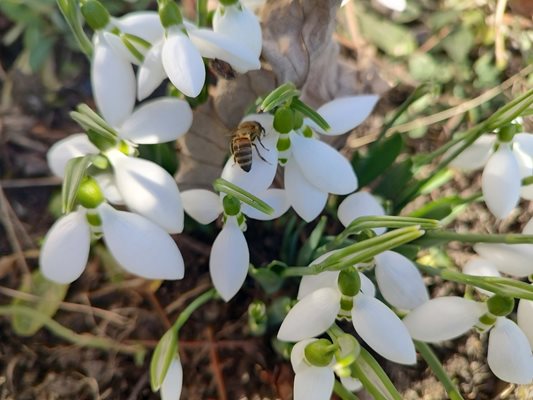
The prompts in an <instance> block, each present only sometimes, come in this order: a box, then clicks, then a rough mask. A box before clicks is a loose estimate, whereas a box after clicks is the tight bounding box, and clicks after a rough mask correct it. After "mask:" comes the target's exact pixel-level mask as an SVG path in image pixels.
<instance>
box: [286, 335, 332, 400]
mask: <svg viewBox="0 0 533 400" xmlns="http://www.w3.org/2000/svg"><path fill="white" fill-rule="evenodd" d="M314 341H316V339H307V340H302V341H300V342H298V343H296V344H295V345H294V347H293V348H292V351H291V365H292V368H293V370H294V373H295V376H294V393H293V398H294V400H328V399H329V398H330V397H331V393H332V392H333V385H334V383H335V375H334V373H333V369H332V368H331V366H329V365H328V366H325V367H317V366H314V365H311V364H309V363H308V362H307V360H306V359H305V348H306V347H307V346H308V345H309V344H311V343H313V342H314Z"/></svg>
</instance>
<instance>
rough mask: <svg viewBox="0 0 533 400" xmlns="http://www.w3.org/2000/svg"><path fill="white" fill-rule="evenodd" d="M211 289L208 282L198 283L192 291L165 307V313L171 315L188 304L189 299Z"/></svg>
mask: <svg viewBox="0 0 533 400" xmlns="http://www.w3.org/2000/svg"><path fill="white" fill-rule="evenodd" d="M210 287H211V284H210V283H209V282H203V283H200V284H199V285H198V286H196V287H195V288H194V289H191V290H188V291H187V292H184V293H182V294H181V295H180V296H179V297H178V298H177V299H176V300H174V301H173V302H172V303H170V304H169V305H167V306H166V307H165V313H167V314H172V313H173V312H174V311H176V310H178V309H180V308H181V307H183V306H184V305H185V304H187V303H188V302H189V299H192V298H195V297H197V296H198V295H200V294H201V293H203V292H205V291H206V290H207V289H209V288H210Z"/></svg>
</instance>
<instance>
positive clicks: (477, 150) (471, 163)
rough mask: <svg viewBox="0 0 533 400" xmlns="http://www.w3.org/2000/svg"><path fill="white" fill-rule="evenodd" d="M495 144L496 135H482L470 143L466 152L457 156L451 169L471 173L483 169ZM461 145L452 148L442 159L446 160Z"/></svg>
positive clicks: (451, 164)
mask: <svg viewBox="0 0 533 400" xmlns="http://www.w3.org/2000/svg"><path fill="white" fill-rule="evenodd" d="M495 142H496V135H483V136H481V137H480V138H479V139H477V140H476V141H475V142H474V143H472V144H471V145H470V146H469V147H468V148H467V149H466V150H464V151H463V152H462V153H461V154H459V155H458V156H457V157H456V158H455V159H454V160H453V161H452V162H451V163H450V166H451V167H455V168H460V169H462V170H464V171H473V170H476V169H479V168H481V167H483V166H484V165H485V164H486V163H487V160H488V159H489V156H490V154H491V151H492V147H493V146H494V143H495ZM459 146H461V143H459V144H457V145H455V146H453V147H452V148H451V149H450V150H448V152H446V154H445V155H444V157H443V158H447V157H448V156H449V155H451V153H453V152H454V151H455V150H457V149H458V148H459Z"/></svg>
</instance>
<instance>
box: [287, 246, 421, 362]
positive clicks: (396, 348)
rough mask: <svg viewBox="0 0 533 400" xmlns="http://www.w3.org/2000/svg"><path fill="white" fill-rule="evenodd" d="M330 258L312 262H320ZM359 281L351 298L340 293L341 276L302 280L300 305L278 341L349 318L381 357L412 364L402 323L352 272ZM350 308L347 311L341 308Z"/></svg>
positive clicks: (316, 332)
mask: <svg viewBox="0 0 533 400" xmlns="http://www.w3.org/2000/svg"><path fill="white" fill-rule="evenodd" d="M329 255H330V254H325V255H324V256H322V257H320V258H318V259H317V260H315V261H314V262H313V263H312V264H311V265H313V264H314V263H319V262H321V261H323V260H324V259H325V258H326V257H327V256H329ZM355 273H357V274H358V278H359V280H360V281H361V290H360V291H359V292H358V293H355V295H354V296H347V295H345V294H343V293H342V292H341V289H340V288H339V284H338V283H337V282H338V280H339V275H340V272H333V271H327V272H324V273H321V274H318V275H314V276H304V277H303V278H302V282H301V283H300V292H299V301H298V303H296V305H295V306H294V307H293V308H292V309H291V310H290V311H289V313H288V314H287V316H286V317H285V319H284V321H283V323H282V324H281V327H280V329H279V332H278V339H280V340H284V341H291V342H296V341H299V340H303V339H308V338H312V337H315V336H318V335H320V334H322V333H324V332H325V331H326V330H327V329H328V328H329V327H330V326H331V325H332V324H333V323H334V322H335V320H336V319H337V317H338V316H343V317H351V319H352V323H353V326H354V328H355V331H356V332H357V333H358V335H359V336H361V338H362V339H363V340H364V341H365V342H366V343H367V344H368V345H369V346H370V347H372V349H373V350H374V351H376V352H377V353H379V354H380V355H381V356H383V357H385V358H387V359H389V360H391V361H394V362H397V363H400V364H414V363H415V362H416V352H415V348H414V345H413V342H412V340H411V338H410V336H409V333H408V331H407V329H406V328H405V326H404V325H403V324H402V321H401V320H400V319H399V318H398V317H397V316H396V314H395V313H394V312H393V311H391V310H390V309H389V308H388V307H387V306H386V305H385V304H383V303H382V302H381V301H379V300H377V299H376V298H374V297H373V294H374V293H372V292H373V290H372V286H373V285H372V286H370V285H368V284H367V283H365V281H366V280H368V278H366V277H365V276H364V275H363V274H361V273H359V272H357V271H355ZM302 288H303V289H302ZM341 299H342V300H343V303H344V304H350V302H351V304H352V306H351V308H350V309H345V308H346V307H342V308H341Z"/></svg>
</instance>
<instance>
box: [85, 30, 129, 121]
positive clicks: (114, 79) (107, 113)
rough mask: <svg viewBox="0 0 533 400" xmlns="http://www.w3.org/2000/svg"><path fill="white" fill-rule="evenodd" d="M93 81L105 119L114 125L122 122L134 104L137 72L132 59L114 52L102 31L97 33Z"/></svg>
mask: <svg viewBox="0 0 533 400" xmlns="http://www.w3.org/2000/svg"><path fill="white" fill-rule="evenodd" d="M91 82H92V88H93V95H94V100H95V101H96V105H97V107H98V110H99V111H100V113H101V114H102V116H103V117H104V119H105V120H106V121H107V122H108V123H109V124H110V125H111V126H113V127H116V126H119V125H120V124H122V122H124V121H125V120H126V118H127V117H128V116H129V115H130V114H131V112H132V111H133V106H134V104H135V75H134V74H133V68H132V66H131V64H130V63H129V61H127V60H125V59H124V58H122V57H121V56H120V55H118V54H117V53H116V52H114V51H113V49H112V48H111V46H110V45H109V44H108V43H107V42H106V41H105V39H104V38H103V37H102V36H101V33H96V34H95V40H94V53H93V60H92V66H91Z"/></svg>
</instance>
